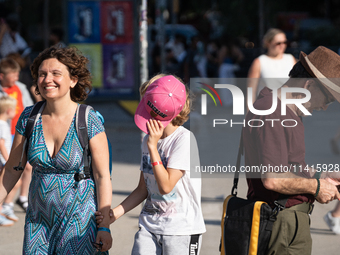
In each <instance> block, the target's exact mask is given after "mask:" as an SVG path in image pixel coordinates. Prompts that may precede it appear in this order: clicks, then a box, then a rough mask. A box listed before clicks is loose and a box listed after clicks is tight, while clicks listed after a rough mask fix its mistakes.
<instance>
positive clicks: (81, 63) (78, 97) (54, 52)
mask: <svg viewBox="0 0 340 255" xmlns="http://www.w3.org/2000/svg"><path fill="white" fill-rule="evenodd" d="M50 58H55V59H57V60H58V61H59V62H60V63H62V64H64V65H65V66H66V67H67V69H68V71H69V73H70V78H71V79H73V78H75V79H78V82H77V84H76V85H75V86H74V87H73V88H71V91H70V94H71V100H72V101H74V102H79V101H83V100H85V99H86V98H87V96H88V94H89V93H90V92H91V90H92V85H91V84H92V81H91V73H90V71H89V70H88V69H87V64H88V63H89V60H88V59H87V58H86V57H84V56H83V55H82V53H81V52H80V51H79V50H78V49H76V48H75V47H65V48H61V47H59V46H52V47H50V48H47V49H45V50H44V51H42V52H41V53H40V54H39V55H38V57H36V58H35V59H34V61H33V64H32V66H31V73H32V77H33V82H34V85H35V86H36V87H35V93H36V94H37V95H39V94H40V93H39V88H38V86H37V81H38V77H39V76H38V71H39V67H40V65H41V63H42V62H43V61H44V60H46V59H50Z"/></svg>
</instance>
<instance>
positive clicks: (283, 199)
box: [231, 129, 289, 214]
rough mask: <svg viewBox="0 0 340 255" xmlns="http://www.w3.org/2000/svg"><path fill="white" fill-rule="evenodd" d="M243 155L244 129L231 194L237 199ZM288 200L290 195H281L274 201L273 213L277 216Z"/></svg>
mask: <svg viewBox="0 0 340 255" xmlns="http://www.w3.org/2000/svg"><path fill="white" fill-rule="evenodd" d="M242 155H243V129H242V130H241V139H240V145H239V147H238V155H237V162H236V171H235V174H234V184H233V188H232V190H231V194H232V195H233V196H235V197H236V196H237V185H238V180H239V175H240V167H241V157H242ZM288 198H289V195H283V194H280V196H279V198H278V199H277V200H275V201H274V204H275V208H274V210H273V211H274V212H275V214H277V213H278V212H279V211H281V210H283V209H285V208H286V203H287V201H288Z"/></svg>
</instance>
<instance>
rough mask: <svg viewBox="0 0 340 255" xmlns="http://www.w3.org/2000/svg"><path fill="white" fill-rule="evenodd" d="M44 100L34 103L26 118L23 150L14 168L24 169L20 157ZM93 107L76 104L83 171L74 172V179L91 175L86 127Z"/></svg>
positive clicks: (23, 151)
mask: <svg viewBox="0 0 340 255" xmlns="http://www.w3.org/2000/svg"><path fill="white" fill-rule="evenodd" d="M45 104H46V102H45V101H40V102H38V103H36V104H35V105H34V106H33V108H32V110H31V112H30V115H29V117H28V119H27V123H26V128H25V138H26V139H25V141H24V146H23V148H24V149H23V150H22V153H21V158H20V162H19V165H18V166H15V167H14V170H17V171H22V170H24V166H23V164H22V159H23V156H24V153H26V155H27V151H28V141H29V139H30V137H31V136H32V133H33V129H34V126H35V125H36V123H37V121H38V119H39V118H40V116H41V113H42V111H43V110H44V108H45ZM91 109H93V108H92V107H91V106H89V105H84V104H81V105H78V108H77V112H76V132H77V135H78V139H79V142H80V145H81V147H82V149H83V160H84V173H77V174H75V176H74V178H75V180H76V181H80V180H82V179H88V178H90V177H91V173H90V163H91V162H90V161H91V158H90V157H91V153H90V149H89V137H88V129H87V126H88V125H87V120H88V115H89V112H90V110H91Z"/></svg>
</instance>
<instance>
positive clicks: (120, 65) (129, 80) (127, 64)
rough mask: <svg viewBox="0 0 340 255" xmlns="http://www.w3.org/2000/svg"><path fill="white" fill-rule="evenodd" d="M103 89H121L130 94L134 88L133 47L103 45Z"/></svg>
mask: <svg viewBox="0 0 340 255" xmlns="http://www.w3.org/2000/svg"><path fill="white" fill-rule="evenodd" d="M103 63H104V65H103V68H104V78H103V79H104V88H121V89H123V90H121V91H122V92H125V93H131V92H132V89H133V86H134V79H133V73H134V67H133V65H132V64H131V63H133V46H132V44H131V45H126V44H115V45H103Z"/></svg>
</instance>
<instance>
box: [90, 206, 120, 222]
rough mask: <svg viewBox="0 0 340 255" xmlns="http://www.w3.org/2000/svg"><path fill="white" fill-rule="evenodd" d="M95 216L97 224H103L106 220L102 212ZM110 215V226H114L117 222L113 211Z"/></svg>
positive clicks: (97, 212)
mask: <svg viewBox="0 0 340 255" xmlns="http://www.w3.org/2000/svg"><path fill="white" fill-rule="evenodd" d="M95 215H96V222H97V224H99V223H101V222H102V221H103V219H104V216H103V215H102V213H101V212H100V211H96V213H95ZM109 215H110V224H112V223H113V222H114V221H115V220H116V218H115V217H114V213H113V210H112V209H110V211H109Z"/></svg>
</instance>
